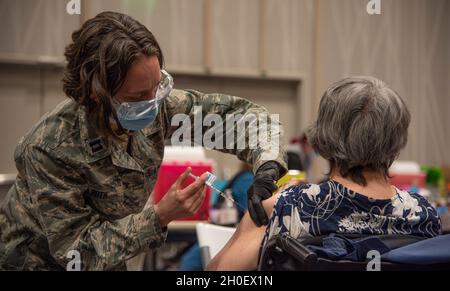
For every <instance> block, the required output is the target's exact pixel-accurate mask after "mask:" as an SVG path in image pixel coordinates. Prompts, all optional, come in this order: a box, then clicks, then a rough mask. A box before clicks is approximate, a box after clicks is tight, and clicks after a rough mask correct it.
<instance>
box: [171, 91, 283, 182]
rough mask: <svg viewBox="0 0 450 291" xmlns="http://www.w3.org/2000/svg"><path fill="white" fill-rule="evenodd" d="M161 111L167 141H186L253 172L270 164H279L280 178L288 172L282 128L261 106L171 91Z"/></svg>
mask: <svg viewBox="0 0 450 291" xmlns="http://www.w3.org/2000/svg"><path fill="white" fill-rule="evenodd" d="M162 110H163V113H164V115H163V116H164V118H163V123H164V128H165V129H166V131H165V138H166V139H169V138H170V139H171V140H172V143H173V141H174V140H175V141H181V140H183V141H184V142H186V141H187V142H188V144H183V145H188V146H192V145H202V146H204V147H206V148H211V149H215V150H218V151H221V152H224V153H230V154H234V155H236V156H237V157H238V158H239V159H240V160H242V161H245V162H248V163H250V164H252V165H253V170H254V172H256V170H257V169H258V168H259V167H260V166H261V165H262V164H264V163H266V162H268V161H276V162H278V164H279V165H280V166H281V174H283V173H284V172H285V171H286V168H287V164H286V153H285V152H284V144H283V128H282V126H281V123H280V122H279V120H278V118H277V116H275V115H271V114H269V112H268V111H267V110H266V109H265V108H264V107H262V106H259V105H257V104H254V103H252V102H250V101H248V100H246V99H244V98H240V97H235V96H230V95H225V94H204V93H201V92H198V91H193V90H172V92H171V94H170V96H169V97H167V98H166V100H165V102H164V105H163V109H162ZM186 120H188V122H186ZM216 121H219V122H216ZM256 125H257V126H256ZM186 133H187V136H186ZM213 133H217V135H216V134H213ZM243 145H244V146H243Z"/></svg>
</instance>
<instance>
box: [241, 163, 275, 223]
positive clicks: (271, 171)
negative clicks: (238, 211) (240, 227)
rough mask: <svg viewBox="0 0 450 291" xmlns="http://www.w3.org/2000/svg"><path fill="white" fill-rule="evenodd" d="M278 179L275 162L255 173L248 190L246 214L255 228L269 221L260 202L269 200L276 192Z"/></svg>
mask: <svg viewBox="0 0 450 291" xmlns="http://www.w3.org/2000/svg"><path fill="white" fill-rule="evenodd" d="M278 179H279V166H278V163H276V162H267V163H265V164H264V165H262V166H261V167H260V168H259V169H258V171H257V172H256V175H255V179H254V180H253V184H252V185H251V186H250V188H249V189H248V192H247V194H248V212H249V213H250V217H251V218H252V220H253V222H254V223H255V224H256V226H258V227H259V226H261V225H267V223H268V222H269V219H268V217H267V214H266V212H265V211H264V207H263V205H262V201H263V200H266V199H268V198H270V197H271V196H272V193H273V192H274V191H275V190H277V186H276V184H275V183H276V181H277V180H278Z"/></svg>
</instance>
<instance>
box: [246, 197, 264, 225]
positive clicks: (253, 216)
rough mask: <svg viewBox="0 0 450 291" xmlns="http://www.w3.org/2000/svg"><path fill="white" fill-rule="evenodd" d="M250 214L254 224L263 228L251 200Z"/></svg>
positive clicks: (249, 205)
mask: <svg viewBox="0 0 450 291" xmlns="http://www.w3.org/2000/svg"><path fill="white" fill-rule="evenodd" d="M248 213H249V214H250V218H251V219H252V221H253V223H254V224H255V225H256V226H257V227H260V226H261V222H260V221H259V220H258V216H257V215H256V212H255V210H254V208H253V203H252V201H251V199H250V200H249V201H248Z"/></svg>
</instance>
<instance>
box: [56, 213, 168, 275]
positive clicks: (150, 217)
mask: <svg viewBox="0 0 450 291" xmlns="http://www.w3.org/2000/svg"><path fill="white" fill-rule="evenodd" d="M166 235H167V232H166V231H165V230H162V229H161V227H160V225H159V221H158V219H157V217H156V215H155V212H154V210H153V208H152V207H149V208H147V209H145V210H143V211H142V212H141V213H138V214H133V215H129V216H127V217H124V218H122V219H119V220H115V221H100V220H97V219H96V217H91V218H90V222H87V223H86V224H85V225H84V226H81V227H80V228H79V229H76V230H75V232H74V233H70V234H69V233H68V230H67V229H63V230H61V231H59V232H58V235H55V236H54V237H50V238H49V243H50V249H51V250H54V251H53V252H52V255H53V256H54V258H55V259H56V260H57V261H58V262H60V263H61V264H62V265H64V264H65V263H66V262H67V261H68V260H67V258H66V255H67V253H68V252H69V251H71V250H75V251H78V252H79V253H80V257H81V268H82V269H83V270H108V269H113V268H115V267H116V266H118V265H120V264H121V263H123V262H125V261H126V260H127V259H129V258H131V257H133V256H135V255H137V254H138V253H139V252H140V251H142V250H143V249H145V248H148V247H157V246H159V245H161V244H162V243H163V242H164V241H165V238H166Z"/></svg>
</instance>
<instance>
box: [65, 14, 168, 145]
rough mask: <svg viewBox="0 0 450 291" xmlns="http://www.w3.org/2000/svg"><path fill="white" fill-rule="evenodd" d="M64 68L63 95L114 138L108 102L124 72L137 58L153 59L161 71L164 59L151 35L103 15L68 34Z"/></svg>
mask: <svg viewBox="0 0 450 291" xmlns="http://www.w3.org/2000/svg"><path fill="white" fill-rule="evenodd" d="M64 55H65V57H66V60H67V66H66V67H65V70H64V77H63V79H62V83H63V90H64V92H65V93H66V95H67V96H68V97H70V98H72V99H73V100H75V101H76V102H78V103H79V104H81V105H84V106H86V108H87V110H88V112H89V113H96V114H98V119H99V120H98V122H99V125H100V129H101V130H102V131H103V132H104V133H105V134H106V135H107V136H113V137H118V134H117V133H116V132H114V130H113V129H112V128H111V125H110V118H111V117H113V118H114V120H116V122H117V124H118V125H119V134H121V133H123V132H124V130H123V129H122V127H121V126H120V123H119V122H118V120H117V116H116V112H115V110H114V109H113V106H112V102H111V98H112V96H114V94H116V93H117V91H118V90H119V89H120V87H121V86H122V84H123V83H124V81H125V77H126V75H127V72H128V70H129V69H130V68H131V66H132V65H133V63H134V61H135V60H136V58H137V57H139V56H141V55H145V56H149V57H150V56H156V57H157V58H158V60H159V64H160V66H161V67H163V65H164V56H163V53H162V51H161V48H160V46H159V44H158V42H157V41H156V39H155V37H154V36H153V34H152V33H151V32H150V31H149V30H148V29H147V28H146V27H145V26H144V25H142V24H141V23H139V22H138V21H136V20H134V19H133V18H131V17H130V16H128V15H125V14H121V13H117V12H103V13H100V14H98V15H97V16H95V17H94V18H92V19H89V20H87V21H86V22H85V23H84V24H83V25H82V27H81V28H80V29H79V30H76V31H75V32H74V33H73V34H72V43H71V44H69V45H68V46H67V47H66V50H65V53H64Z"/></svg>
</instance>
